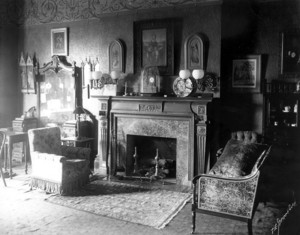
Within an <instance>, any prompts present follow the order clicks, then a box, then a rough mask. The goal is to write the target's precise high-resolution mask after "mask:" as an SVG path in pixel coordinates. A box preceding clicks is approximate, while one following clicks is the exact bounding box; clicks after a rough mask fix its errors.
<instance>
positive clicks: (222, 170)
mask: <svg viewBox="0 0 300 235" xmlns="http://www.w3.org/2000/svg"><path fill="white" fill-rule="evenodd" d="M270 149H271V146H269V145H266V144H259V143H257V134H256V133H255V132H251V131H240V132H235V133H233V134H232V138H231V139H230V140H229V141H228V142H227V144H226V146H225V148H224V150H223V152H222V154H221V156H220V157H219V158H218V160H217V162H216V163H215V165H214V166H213V167H212V169H211V170H210V171H209V173H208V174H200V175H197V176H195V177H194V179H193V180H192V184H193V202H192V233H194V232H195V220H196V212H200V213H204V214H211V215H216V216H223V217H227V218H231V219H236V220H241V221H245V222H247V223H248V233H249V234H252V218H253V215H254V211H255V208H256V207H257V200H256V191H257V187H258V182H259V175H260V168H261V166H262V165H263V163H264V161H265V159H266V157H267V156H268V155H269V152H270Z"/></svg>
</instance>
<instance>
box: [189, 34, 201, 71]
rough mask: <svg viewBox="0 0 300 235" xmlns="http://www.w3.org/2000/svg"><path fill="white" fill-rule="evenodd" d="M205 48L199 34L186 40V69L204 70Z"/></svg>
mask: <svg viewBox="0 0 300 235" xmlns="http://www.w3.org/2000/svg"><path fill="white" fill-rule="evenodd" d="M203 55H204V47H203V40H202V38H201V36H200V35H199V34H193V35H190V36H189V37H187V38H186V40H185V43H184V57H185V68H187V69H189V70H193V69H204V68H203V65H204V63H203Z"/></svg>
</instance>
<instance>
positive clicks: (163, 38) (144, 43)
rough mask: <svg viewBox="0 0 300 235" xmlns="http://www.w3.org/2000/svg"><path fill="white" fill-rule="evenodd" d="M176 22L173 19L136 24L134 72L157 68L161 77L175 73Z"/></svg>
mask: <svg viewBox="0 0 300 235" xmlns="http://www.w3.org/2000/svg"><path fill="white" fill-rule="evenodd" d="M173 33H174V22H173V20H172V19H164V20H147V21H138V22H135V24H134V70H135V71H134V72H135V73H139V72H141V70H142V69H143V68H144V67H147V66H157V67H158V69H159V72H160V74H161V75H173V73H174V35H173Z"/></svg>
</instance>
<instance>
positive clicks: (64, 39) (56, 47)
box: [51, 28, 68, 56]
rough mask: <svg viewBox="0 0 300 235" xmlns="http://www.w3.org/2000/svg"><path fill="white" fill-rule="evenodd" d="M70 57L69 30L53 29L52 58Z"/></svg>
mask: <svg viewBox="0 0 300 235" xmlns="http://www.w3.org/2000/svg"><path fill="white" fill-rule="evenodd" d="M53 55H62V56H67V55H68V30H67V28H59V29H51V56H53Z"/></svg>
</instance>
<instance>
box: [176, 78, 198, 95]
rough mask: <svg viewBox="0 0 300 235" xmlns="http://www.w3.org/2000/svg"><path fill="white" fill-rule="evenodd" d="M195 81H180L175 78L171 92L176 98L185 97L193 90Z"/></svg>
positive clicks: (190, 79) (188, 79) (189, 79)
mask: <svg viewBox="0 0 300 235" xmlns="http://www.w3.org/2000/svg"><path fill="white" fill-rule="evenodd" d="M195 87H197V86H195V81H194V79H193V78H187V79H182V78H180V77H178V78H176V79H175V81H174V83H173V91H174V93H175V94H176V95H177V97H186V96H189V95H190V94H192V92H193V91H194V90H195Z"/></svg>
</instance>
